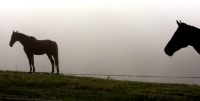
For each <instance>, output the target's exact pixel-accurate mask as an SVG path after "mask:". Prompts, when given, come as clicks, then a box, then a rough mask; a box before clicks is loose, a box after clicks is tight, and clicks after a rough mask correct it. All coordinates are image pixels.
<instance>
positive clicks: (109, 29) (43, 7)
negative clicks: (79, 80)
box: [0, 0, 200, 76]
mask: <svg viewBox="0 0 200 101" xmlns="http://www.w3.org/2000/svg"><path fill="white" fill-rule="evenodd" d="M199 7H200V1H198V0H193V1H191V0H176V1H174V0H167V1H164V0H151V1H150V0H1V1H0V38H1V39H0V47H1V49H0V69H1V70H15V69H16V65H17V69H18V70H20V71H27V72H28V71H29V64H28V59H27V57H26V55H25V53H24V50H23V46H22V45H21V44H20V43H19V42H17V43H15V44H14V46H13V47H10V46H9V41H10V37H11V34H12V31H13V30H14V31H16V30H18V31H19V32H22V33H24V34H26V35H30V36H34V37H36V38H37V39H39V40H43V39H51V40H54V41H56V42H57V44H58V47H59V61H60V72H62V73H69V72H71V73H98V74H127V75H162V76H200V73H199V72H200V67H199V66H200V56H199V54H198V53H197V52H196V51H195V50H194V49H193V48H192V47H190V46H189V47H187V48H185V49H181V50H180V51H178V52H176V53H175V54H174V56H173V57H168V56H167V55H166V54H165V53H164V47H165V46H166V44H167V42H168V41H169V40H170V39H171V37H172V35H173V34H174V32H175V31H176V29H177V27H178V26H177V24H176V20H181V21H182V22H185V23H187V24H190V25H194V26H196V27H199V28H200V12H199V11H200V8H199ZM35 67H36V72H38V71H43V69H44V71H46V72H51V64H50V61H49V59H48V58H47V56H46V55H41V56H36V55H35Z"/></svg>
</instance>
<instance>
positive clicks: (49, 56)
mask: <svg viewBox="0 0 200 101" xmlns="http://www.w3.org/2000/svg"><path fill="white" fill-rule="evenodd" d="M47 56H48V58H49V60H50V62H51V65H52V72H51V73H52V74H53V72H54V60H53V58H52V56H51V55H50V54H47Z"/></svg>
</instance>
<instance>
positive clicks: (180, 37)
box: [164, 21, 200, 56]
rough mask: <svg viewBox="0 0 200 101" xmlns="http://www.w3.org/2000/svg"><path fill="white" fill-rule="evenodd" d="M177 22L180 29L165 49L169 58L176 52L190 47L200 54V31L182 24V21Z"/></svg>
mask: <svg viewBox="0 0 200 101" xmlns="http://www.w3.org/2000/svg"><path fill="white" fill-rule="evenodd" d="M176 22H177V24H178V29H177V30H176V32H175V33H174V35H173V36H172V38H171V40H170V41H169V42H168V44H167V46H166V47H165V49H164V51H165V53H166V54H167V55H168V56H172V55H173V54H174V53H175V52H176V51H178V50H180V49H181V48H185V47H187V46H188V45H190V46H192V47H194V49H195V50H196V51H197V52H198V53H199V54H200V39H199V38H200V29H199V28H196V27H194V26H190V25H187V24H185V23H182V22H181V21H180V22H178V21H176Z"/></svg>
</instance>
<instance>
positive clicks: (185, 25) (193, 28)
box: [181, 23, 200, 31]
mask: <svg viewBox="0 0 200 101" xmlns="http://www.w3.org/2000/svg"><path fill="white" fill-rule="evenodd" d="M181 25H182V26H184V27H187V28H189V29H192V30H196V31H200V29H199V28H197V27H195V26H192V25H188V24H186V23H182V24H181Z"/></svg>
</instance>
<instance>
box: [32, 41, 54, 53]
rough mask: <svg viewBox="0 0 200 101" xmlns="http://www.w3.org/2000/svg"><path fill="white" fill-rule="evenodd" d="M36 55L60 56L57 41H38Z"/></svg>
mask: <svg viewBox="0 0 200 101" xmlns="http://www.w3.org/2000/svg"><path fill="white" fill-rule="evenodd" d="M35 48H36V54H37V53H38V54H42V53H43V54H44V53H48V54H58V46H57V43H56V42H55V41H52V40H37V42H36V44H35Z"/></svg>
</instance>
